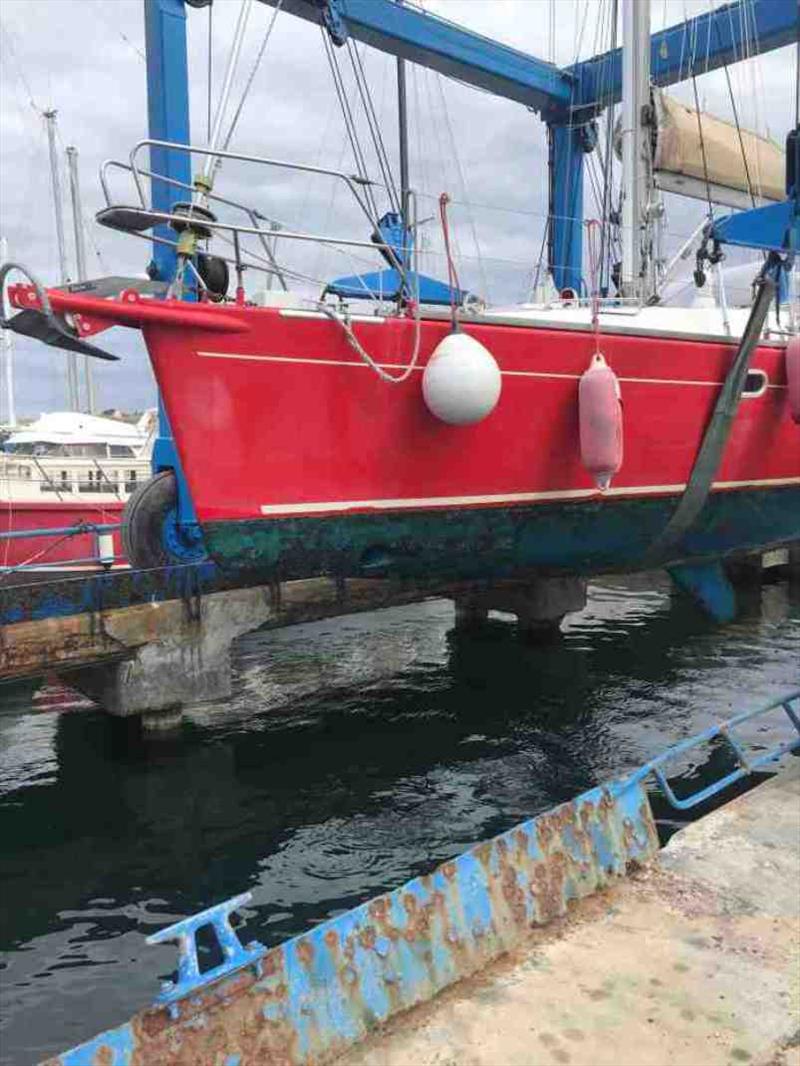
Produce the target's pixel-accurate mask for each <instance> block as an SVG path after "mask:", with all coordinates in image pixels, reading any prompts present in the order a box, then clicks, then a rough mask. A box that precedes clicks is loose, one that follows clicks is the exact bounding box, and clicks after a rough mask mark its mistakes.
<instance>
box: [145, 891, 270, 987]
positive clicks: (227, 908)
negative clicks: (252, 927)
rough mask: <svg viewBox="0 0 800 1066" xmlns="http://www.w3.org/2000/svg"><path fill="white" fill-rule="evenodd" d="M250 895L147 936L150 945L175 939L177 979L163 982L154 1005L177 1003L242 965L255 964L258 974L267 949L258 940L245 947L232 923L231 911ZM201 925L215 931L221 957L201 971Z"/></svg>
mask: <svg viewBox="0 0 800 1066" xmlns="http://www.w3.org/2000/svg"><path fill="white" fill-rule="evenodd" d="M252 898H253V894H252V892H243V893H242V894H241V895H239V896H234V897H233V898H232V899H228V900H225V901H224V902H223V903H217V904H215V905H214V906H213V907H209V908H208V909H207V910H204V911H200V912H199V914H193V915H191V916H190V917H189V918H183V919H182V920H181V921H179V922H175V923H174V925H168V926H167V927H166V929H160V930H159V931H158V932H157V933H153V935H152V936H149V937H148V938H147V943H148V944H150V945H153V944H164V943H167V942H168V941H170V940H177V941H178V980H177V981H175V982H172V981H165V982H164V984H163V985H162V987H161V993H160V995H159V996H157V997H156V1003H157V1004H160V1005H168V1004H173V1003H177V1001H178V1000H181V999H184V998H185V997H186V996H190V995H192V993H194V992H197V991H198V990H199V989H200V988H203V987H205V986H206V985H209V984H213V982H214V981H218V980H219V979H220V978H221V977H227V976H228V975H229V974H231V973H233V971H234V970H238V969H240V968H241V967H242V966H250V965H255V968H256V974H257V976H259V977H260V976H261V964H260V960H261V959H262V958H263V956H264V955H265V954H266V950H267V949H266V948H265V947H264V945H263V944H259V942H258V941H257V940H253V941H251V942H250V943H249V944H248V945H247V947H244V946H243V944H242V942H241V940H240V939H239V937H238V936H237V935H236V932H235V930H234V928H233V926H232V925H231V914H232V913H233V912H234V911H237V910H241V908H242V907H244V906H245V904H247V903H249V902H250V900H251V899H252ZM204 926H210V927H211V928H212V929H213V930H214V934H215V936H216V938H217V942H218V944H219V947H220V949H221V951H222V954H223V956H224V959H223V961H222V962H221V963H220V964H219V965H218V966H214V967H211V968H210V969H208V970H204V971H203V972H202V973H201V972H200V962H199V959H198V957H197V940H196V937H197V933H198V931H199V930H200V929H201V928H203V927H204Z"/></svg>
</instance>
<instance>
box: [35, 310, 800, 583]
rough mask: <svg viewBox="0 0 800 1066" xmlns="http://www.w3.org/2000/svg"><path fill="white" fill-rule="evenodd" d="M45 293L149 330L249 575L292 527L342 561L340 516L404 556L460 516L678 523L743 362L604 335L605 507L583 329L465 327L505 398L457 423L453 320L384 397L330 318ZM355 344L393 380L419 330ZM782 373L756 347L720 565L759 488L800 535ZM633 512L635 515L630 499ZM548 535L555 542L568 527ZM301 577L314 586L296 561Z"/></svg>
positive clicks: (398, 325)
mask: <svg viewBox="0 0 800 1066" xmlns="http://www.w3.org/2000/svg"><path fill="white" fill-rule="evenodd" d="M51 296H52V300H53V305H54V307H55V309H56V310H63V311H72V312H73V313H74V312H78V313H82V314H85V315H88V316H90V318H91V319H92V320H93V321H95V322H97V321H100V322H101V323H102V322H104V321H105V322H108V323H110V322H119V323H121V324H127V325H132V326H137V327H139V328H141V329H142V331H143V333H144V337H145V340H146V342H147V346H148V350H149V352H150V357H151V360H152V363H153V367H154V370H155V373H156V377H157V380H158V384H159V387H160V389H161V393H162V396H163V398H164V402H165V405H166V408H167V413H168V415H169V419H170V422H171V425H172V428H173V432H174V436H175V439H176V443H177V447H178V452H179V454H180V458H181V461H182V464H183V469H184V471H185V473H186V476H187V479H188V482H189V487H190V489H191V493H192V498H193V501H194V505H195V508H196V512H197V516H198V519H199V521H200V523H201V525H203V526H204V527H205V529H206V531H207V534H208V536H209V537H210V543H211V548H212V551H214V550H216V551H217V552H218V554H219V556H220V557H221V558H228V559H231V560H235V559H236V558H237V553H239V552H240V550H241V548H240V545H241V544H242V543H243V541H242V540H241V538H240V539H239V541H238V542H237V539H236V536H231V537H229V538H227V539H226V538H225V536H224V534H223V532H221V530H223V527H226V526H228V527H230V528H233V526H234V525H235V526H238V527H239V528H240V529H241V530H242V531H243V533H242V536H243V537H246V538H250V537H251V534H252V533H253V530H254V529H257V536H258V538H260V539H259V541H258V543H257V544H256V542H255V541H254V540H250V547H249V548H247V550H248V551H249V552H250V557H249V561H250V562H251V563H252V562H256V563H257V562H258V561H259V559H263V560H264V562H265V563H266V564H268V565H276V566H277V565H281V564H280V560H281V558H282V553H283V552H284V551H285V545H286V544H288V541H287V540H286V539H285V538H286V537H289V536H291V538H293V541H292V546H291V550H292V551H295V552H298V551H299V552H300V553H301V554H302V551H303V542H304V539H307V537H308V535H309V534H307V533H303V532H302V530H300V529H299V527H298V528H295V527H293V528H292V530H291V531H290V532H289V533H286V534H285V536H284V534H283V533H281V528H283V529H284V530H286V529H287V523H291V522H295V520H296V519H301V520H302V521H303V522H304V523H306V526H305V528H306V529H307V530H310V529H311V528H312V526H318V527H320V528H322V525H323V524H325V523H327V526H326V529H327V530H328V531H329V540H328V541H327V542H326V544H325V545H324V546H323V547H324V551H323V550H322V549H320V550H321V551H322V554H318V555H317V556H316V557H315V560H311V561H310V562H309V566H311V565H312V562H313V565H314V566H317V565H322V564H321V563H320V560H324V559H328V560H330V558H331V555H330V553H331V552H333V553H336V552H337V551H339V548H340V547H341V545H340V542H339V540H337V538H341V537H346V536H349V535H350V533H349V532H348V531H349V530H352V529H353V528H354V526H352V525H351V526H349V527H347V529H345V527H344V526H342V525H341V523H339V524H338V525H337V524H336V523H334V525H331V522H332V521H333V520H334V519H335V518H336V516H339V517H340V518H342V517H346V516H352V520H353V522H354V523H355V522H356V520H358V519H359V516H373V517H374V516H376V515H379V514H382V515H384V516H387V518H388V517H390V516H394V517H395V518H396V519H397V521H394V518H393V519H392V521H393V524H392V527H391V531H390V535H391V537H392V538H395V540H394V543H397V540H396V538H398V537H399V538H401V539H403V538H404V539H405V541H406V542H409V541H413V540H414V538H419V537H420V536H427V537H430V536H431V535H432V534H431V528H432V527H430V526H429V525H428V526H426V527H425V528H426V529H427V530H428V532H427V533H423V532H421V530H422V526H421V525H420V524H419V517H420V516H424V515H425V514H436V513H438V514H440V515H443V516H444V517H445V518H446V519H447V520H450V519H451V518H454V517H455V516H457V515H458V514H459V513H460V514H462V515H466V514H470V513H472V512H474V511H475V510H476V509H478V510H481V511H483V512H484V513H485V514H486V515H487V517H488V516H490V515H491V514H492V512H493V509H497V511H498V513H499V511H500V510H503V511H504V512H507V511H508V510H509V509H511V510H512V511H513V510H516V511H517V512H526V513H528V514H529V515H530V521H535V522H536V523H543V524H542V525H541V526H540V525H537V526H536V533H535V537H534V539H535V538H536V537H540V536H545V534H546V532H547V529H548V524H549V523H550V521H551V520H550V518H548V515H551V514H552V515H555V512H556V508H558V509H561V511H562V512H563V509H564V507H565V506H567V507H569V508H572V509H574V507H575V506H577V507H578V508H579V510H580V509H581V507H580V505H581V503H582V502H586V503H587V504H589V505H590V506H589V507H587V508H586V511H585V514H586V516H587V517H586V520H585V521H583V520H581V524H580V538H583V539H584V541H585V542H587V541H589V540H591V538H592V537H593V536H594V532H593V531H594V530H595V529H596V528H598V527H596V526H595V525H594V523H595V522H597V521H599V519H597V517H596V515H597V513H598V512H597V508H596V503H597V501H598V500H599V499H603V500H615V499H617V500H620V501H625V500H627V501H628V504H633V503H635V502H636V501H642V504H643V505H644V504H653V505H654V507H655V505H658V506H657V507H655V510H654V507H650V514H651V515H652V514H654V513H656V512H657V513H658V514H659V515H661V516H662V517H660V518H659V519H658V521H660V522H662V521H666V517H668V508H669V506H671V502H670V498H677V496H678V495H679V494H680V493H681V492H682V491H683V489H684V487H685V485H686V482H687V479H688V478H689V475H690V471H691V469H692V466H693V463H694V460H695V457H696V455H697V452H698V448H699V445H700V443H701V440H702V437H703V433H704V431H705V428H706V426H707V424H708V421H709V417H710V415H711V412H712V410H713V407H714V404H715V401H716V399H717V396H718V394H719V390H720V387H721V385H722V383H723V381H724V379H725V376H726V374H727V372H728V370H729V367H730V365H731V361H732V359H733V356H734V353H735V351H736V342H735V341H730V342H721V341H718V340H708V339H697V338H693V337H689V336H685V337H676V336H675V335H674V333H673V334H672V335H668V336H656V335H648V334H646V333H645V332H643V331H642V332H634V329H635V328H636V318H635V316H627V315H620V316H619V323H620V325H619V326H616V327H615V328H616V329H617V332H611V331H610V330H609V329H608V328H607V327H606V328H604V331H603V333H602V336H601V338H600V348H601V351H602V352H603V354H604V356H605V358H606V360H607V362H608V364H609V366H611V368H612V369H613V370H614V372H615V373H616V374H617V376H618V378H619V383H620V387H621V393H622V403H623V409H624V461H623V464H622V467H621V469H620V470H619V472H618V473H617V474H616V476H615V477H614V480H613V484H612V486H611V488H610V490H609V491H608V492H607V493H606V494H605V495H603V496H601V494H600V493H599V491H598V489H597V487H596V485H595V483H594V480H593V479H592V477H591V476H590V475H589V473H588V472H587V471H586V470H585V469H584V468H583V466H582V465H581V458H580V443H579V426H578V384H579V380H580V377H581V375H582V374H583V372H584V371H585V370H586V368H587V366H588V365H589V362H590V359H591V357H592V355H593V353H594V351H595V341H594V338H593V336H592V334H591V333H590V332H589V331H588V330H586V329H582V328H569V324H564V323H562V322H559V323H557V325H554V326H550V325H549V324H548V325H547V326H544V325H541V324H537V325H535V326H533V325H520V324H505V323H502V322H501V321H499V320H492V319H489V318H488V316H487V317H485V318H478V319H477V320H475V321H472V322H466V323H465V324H464V327H463V328H464V330H465V331H466V332H467V333H469V334H471V335H472V336H474V337H475V338H476V339H477V340H478V341H480V342H481V343H482V344H483V345H485V347H486V348H488V350H489V351H490V352H491V353H492V355H493V356H494V357H495V359H496V360H497V362H498V364H499V366H500V369H501V372H502V394H501V396H500V400H499V403H498V405H497V407H496V409H495V410H494V411H493V413H492V414H491V415H489V416H488V417H487V418H486V419H485V420H484V421H482V422H480V423H479V424H476V425H472V426H462V427H454V426H451V425H446V424H443V423H442V422H440V421H438V420H437V419H436V418H435V417H433V416H432V415H431V414H430V412H429V411H428V409H427V408H426V406H425V403H424V400H423V397H422V389H421V374H422V371H423V369H424V367H425V365H426V363H427V361H428V359H429V358H430V356H431V353H432V352H433V351H434V349H435V347H436V345H437V344H438V342H439V341H440V340H441V339H442V338H443V337H444V336H445V335H446V334H447V332H448V329H449V325H448V323H447V322H446V321H442V320H441V319H429V320H426V321H424V322H423V324H422V342H421V347H420V359H419V366H418V368H417V370H416V371H415V372H414V373H413V374H412V375H411V376H410V377H409V378H408V380H407V381H405V382H404V383H403V384H387V383H386V382H384V381H382V380H380V379H379V378H378V377H377V375H376V374H375V373H373V371H372V370H370V369H369V368H368V367H367V366H366V365H365V364H364V363H363V362H362V360H361V359H360V358H359V357H358V355H357V354H356V353H355V352H354V351H353V349H352V348H351V347H350V345H349V344H348V342H347V340H346V337H345V335H344V332H343V330H342V329H341V327H340V326H339V325H338V324H337V323H334V322H331V321H330V320H329V319H328V318H326V317H325V316H323V315H321V314H318V313H314V312H302V311H290V310H278V309H266V308H254V307H244V306H234V305H227V306H224V307H216V308H210V307H209V306H208V305H197V304H194V305H192V304H181V303H177V302H174V301H165V302H163V303H156V302H154V301H144V300H141V299H139V298H138V297H136V295H135V294H127V295H125V296H123V298H122V299H121V300H120V301H108V302H104V301H99V300H96V299H91V298H89V297H80V296H77V295H72V294H70V295H69V296H65V295H62V294H58V293H53V294H51ZM670 314H671V315H674V316H679V315H680V311H679V310H674V311H672V312H670ZM609 317H610V316H609ZM675 321H679V320H678V319H675V318H672V319H670V320H669V322H670V323H672V322H675ZM632 324H633V328H631V327H632ZM666 328H667V329H668V328H669V327H668V326H667V327H666ZM354 329H355V332H356V334H357V336H358V338H359V340H360V342H361V344H362V345H363V346H364V348H365V349H366V350H367V351H368V352H370V354H371V355H372V357H373V358H374V359H375V360H376V361H377V362H379V363H380V364H381V365H383V366H384V367H386V368H387V369H392V368H394V369H395V370H399V369H400V368H402V367H403V366H404V365H405V364H406V362H407V361H408V358H409V354H410V352H411V350H412V347H413V338H414V323H413V322H412V321H411V320H409V319H402V320H401V319H394V318H389V319H386V320H382V319H378V318H375V319H363V320H359V321H358V322H357V323H356V324H355V325H354ZM785 361H786V349H785V345H784V346H780V345H773V344H762V345H761V346H759V347H758V348H757V350H756V351H755V353H754V355H753V358H752V361H751V366H752V369H753V370H754V371H760V372H761V373H762V375H763V376H764V377H763V378H762V384H763V386H764V387H763V388H759V389H757V390H755V393H756V394H754V395H752V396H748V397H746V398H743V399H742V402H741V404H740V407H739V410H738V413H737V415H736V418H735V421H734V424H733V426H732V430H731V434H730V438H729V440H728V442H727V445H726V449H725V453H724V456H723V459H722V463H721V466H720V468H719V470H718V472H717V476H716V479H715V481H714V485H713V488H712V493H713V494H715V495H717V496H731V497H736V498H738V499H739V500H740V501H741V503H740V505H737V508H734V509H733V510H731V509H730V508H728V509H727V511H726V513H727V514H729V515H730V516H733V517H729V518H725V519H724V520H723V521H724V522H725V523H727V525H725V527H724V529H721V530H717V531H716V532H714V533H713V534H710V536H711V538H712V539H711V540H707V541H706V542H705V544H704V548H703V550H704V552H705V553H706V554H713V553H714V550H715V541H714V539H713V538H714V537H716V538H717V539H718V542H719V544H720V545H722V544H723V543H724V545H725V548H724V550H733V549H735V547H736V546H737V545H742V546H743V545H744V544H745V543H747V538H746V537H745V536H744V535H743V536H742V537H740V538H739V537H738V536H737V535H738V532H739V528H738V524H739V523H740V522H742V523H746V521H747V513H748V508H750V507H751V503H750V502H748V501H749V500H750V499H751V498H752V496H753V494H755V495H756V496H759V495H761V492H762V490H769V493H764V496H765V498H766V495H767V494H769V496H770V503H769V507H770V508H775V507H777V508H778V509H779V511H780V506H781V505H780V501H779V500H777V499H776V498H775V492H776V491H778V492H779V493H780V492H782V491H783V490H786V494H785V497H784V499H785V500H786V501H794V502H791V503H788V502H787V506H789V507H790V510H791V513H790V514H788V515H786V516H782V518H781V522H780V525H781V530H780V539H792V538H794V537H800V508H798V506H797V499H798V493H800V433H798V427H797V426H796V425H795V424H794V423H793V421H792V418H791V415H790V410H789V398H788V388H787V378H786V365H785ZM662 504H663V505H664V506H662ZM553 505H556V506H553ZM665 508H666V510H665ZM716 510H717V511H719V508H717V509H716ZM723 510H725V508H723ZM762 510H763V509H762ZM625 511H626V514H634V511H631V509H630V506H628V505H627V504H626V507H625ZM572 513H574V511H573V510H571V511H570V514H572ZM720 513H721V512H720ZM764 513H766V512H764ZM772 513H774V512H772ZM403 515H407V516H408V517H409V519H411V518H412V517H414V519H415V520H416V521H417V524H416V526H415V527H414V529H412V528H411V526H410V525H409V526H406V527H403V526H402V524H398V522H400V520H401V519H402V516H403ZM593 515H594V516H595V517H592V516H593ZM314 520H321V521H317V522H315V521H314ZM525 520H526V521H528V519H525ZM364 521H372V519H368V518H366V517H365V519H364ZM570 521H572V519H570ZM634 521H635V519H634ZM423 525H424V523H423ZM362 526H363V522H362ZM272 527H274V530H275V535H274V537H272V535H271V534H270V533H269V530H270V528H272ZM573 529H577V527H573ZM500 530H501V527H500V525H499V524H498V525H496V528H495V527H492V528H488V529H487V532H486V536H483V537H482V538H481V539H480V540H479V541H478V540H475V541H474V542H473V541H472V540H469V536H472V535H471V534H470V535H468V536H467V540H465V541H464V542H463V544H462V545H461V547H462V548H463V549H464V551H466V552H470V551H471V552H473V554H474V553H475V552H476V551H478V552H480V553H485V554H486V563H487V569H488V567H489V564H490V558H489V557H490V555H491V553H492V552H493V551H495V550H497V551H499V550H500V549H501V547H503V546H502V545H500V543H499V541H498V542H497V543H496V542H495V541H496V538H498V537H500V538H502V536H503V534H502V533H501V531H500ZM552 532H553V533H554V534H555V535H556V537H560V536H561V534H560V533H556V530H555V527H554V528H553V530H552ZM652 532H653V531H652V530H649V532H648V536H650V535H651V534H652ZM325 535H326V536H328V533H326V534H325ZM438 535H439V534H438V532H437V533H436V536H437V537H438ZM282 536H284V540H283V541H281V539H280V538H281V537H282ZM755 537H756V539H755V541H754V539H753V537H752V536H751V538H750V541H749V543H750V544H751V545H753V544H754V543H756V544H759V543H764V542H767V541H770V540H776V539H778V538H777V536H772V537H770V535H769V529H768V528H765V526H764V524H763V523H762V525H761V528H760V530H759V531H758V532H757V533H756V534H755ZM330 538H332V539H330ZM468 540H469V543H468V542H467V541H468ZM430 547H431V549H432V550H431V558H432V560H433V561H434V563H435V564H438V562H441V563H442V564H443V565H446V563H447V553H448V552H449V551H450V548H449V547H448V545H447V539H446V536H442V537H441V538H440V539H438V540H437V541H436V543H435V544H433V543H432V544H431V545H430ZM721 550H722V549H721ZM526 551H527V555H526V558H525V565H533V566H536V565H538V564H537V556H536V551H535V550H533V549H531V548H530V537H528V547H527V549H526ZM570 551H571V554H569V555H566V556H565V558H564V560H563V562H564V565H566V566H570V565H572V564H573V563H574V562H575V559H576V553H575V545H574V544H573V545H572V548H571V549H570ZM629 551H630V549H629V547H626V546H625V544H624V542H623V541H622V540H621V541H619V547H618V549H616V554H615V555H613V561H614V565H617V566H625V565H626V563H630V562H632V561H633V560H632V559H630V558H629V556H628V554H627V553H628V552H629ZM437 552H438V553H439V554H438V555H437V554H436V553H437ZM253 553H255V554H253ZM326 553H327V554H326ZM578 554H580V553H578ZM552 555H553V551H552V545H551V546H550V548H549V549H548V556H549V557H552ZM295 557H296V556H295ZM611 557H612V556H611V555H609V556H607V558H611ZM324 565H326V566H327V565H328V563H325V564H324ZM296 569H297V571H298V573H303V572H304V570H303V565H302V562H300V563H298V565H297V568H296Z"/></svg>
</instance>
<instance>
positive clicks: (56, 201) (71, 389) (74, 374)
mask: <svg viewBox="0 0 800 1066" xmlns="http://www.w3.org/2000/svg"><path fill="white" fill-rule="evenodd" d="M56 114H57V112H56V111H55V109H53V108H51V109H50V111H45V112H44V119H45V121H46V123H47V143H48V146H49V149H50V177H51V180H52V183H53V207H54V209H55V216H56V240H57V242H58V262H59V271H60V277H59V284H60V285H63V284H64V283H65V282H66V281H68V280H69V268H68V266H67V246H66V243H65V241H64V216H63V213H62V210H61V181H60V179H59V176H58V155H57V153H56ZM67 403H68V405H69V409H70V410H71V411H78V410H80V404H79V402H78V360H77V358H76V356H75V354H74V353H73V352H68V353H67Z"/></svg>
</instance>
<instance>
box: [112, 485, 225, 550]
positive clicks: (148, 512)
mask: <svg viewBox="0 0 800 1066" xmlns="http://www.w3.org/2000/svg"><path fill="white" fill-rule="evenodd" d="M192 533H194V535H192ZM122 548H123V551H124V552H125V555H126V556H127V558H128V562H129V563H130V564H131V566H132V567H134V568H136V569H140V570H151V569H153V568H154V567H159V566H175V565H177V564H180V563H194V562H201V561H202V560H203V559H206V558H207V557H208V556H207V554H206V550H205V547H204V545H203V540H202V536H201V535H200V531H199V529H197V527H195V529H194V530H185V529H183V528H182V527H181V526H180V525H179V523H178V483H177V479H176V477H175V473H174V471H172V470H162V471H161V473H159V474H155V475H154V476H153V477H152V478H151V479H150V480H149V481H145V482H144V484H142V485H140V486H139V487H138V488H137V489H136V491H135V492H133V493H132V494H131V496H130V497H129V499H128V501H127V503H126V504H125V510H124V512H123V516H122Z"/></svg>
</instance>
